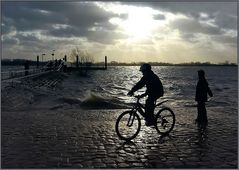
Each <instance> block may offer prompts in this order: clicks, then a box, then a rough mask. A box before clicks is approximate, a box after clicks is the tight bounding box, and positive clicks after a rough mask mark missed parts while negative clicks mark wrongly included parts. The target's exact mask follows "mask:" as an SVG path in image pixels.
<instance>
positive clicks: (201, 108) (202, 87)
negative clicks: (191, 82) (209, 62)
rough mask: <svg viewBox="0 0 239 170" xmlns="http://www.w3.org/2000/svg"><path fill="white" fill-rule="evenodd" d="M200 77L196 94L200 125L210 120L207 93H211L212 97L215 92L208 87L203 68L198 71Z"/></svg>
mask: <svg viewBox="0 0 239 170" xmlns="http://www.w3.org/2000/svg"><path fill="white" fill-rule="evenodd" d="M198 79H199V80H198V83H197V87H196V96H195V100H196V101H197V103H198V104H197V109H198V116H197V119H196V122H198V123H199V125H206V124H207V122H208V120H207V110H206V107H205V102H207V94H209V96H210V97H212V96H213V94H212V91H211V89H210V88H209V87H208V82H207V80H206V78H205V72H204V71H203V70H199V71H198Z"/></svg>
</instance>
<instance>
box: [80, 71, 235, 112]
mask: <svg viewBox="0 0 239 170" xmlns="http://www.w3.org/2000/svg"><path fill="white" fill-rule="evenodd" d="M199 69H204V70H205V73H206V79H207V80H208V83H209V87H210V88H211V90H212V92H213V94H214V97H213V98H211V99H209V100H210V102H208V106H207V107H222V108H224V109H225V111H227V112H234V113H235V112H237V102H238V101H237V94H238V78H237V77H238V72H237V71H238V70H237V67H224V66H204V67H199V66H187V67H183V66H154V67H152V70H153V71H154V72H155V73H156V74H157V75H158V76H159V78H160V79H161V81H162V83H163V86H164V90H165V93H164V97H163V99H169V100H170V104H171V105H173V106H174V107H195V104H196V103H195V101H194V98H195V90H196V84H197V81H198V77H197V70H199ZM141 77H142V74H141V72H140V71H139V67H137V66H132V67H109V68H108V70H106V71H92V72H89V73H88V77H85V78H82V80H81V81H80V84H81V87H82V88H80V89H90V93H94V94H95V95H98V96H103V97H109V98H114V99H117V100H120V101H121V102H124V103H132V102H133V101H134V98H132V97H128V96H126V94H127V93H128V91H129V90H130V89H131V88H132V86H133V85H134V84H135V83H137V82H138V81H139V80H140V78H141ZM84 87H85V88H84ZM86 87H87V88H86ZM144 91H145V88H143V89H141V90H140V91H139V92H138V93H143V92H144ZM82 92H84V93H89V91H87V92H86V91H83V90H82Z"/></svg>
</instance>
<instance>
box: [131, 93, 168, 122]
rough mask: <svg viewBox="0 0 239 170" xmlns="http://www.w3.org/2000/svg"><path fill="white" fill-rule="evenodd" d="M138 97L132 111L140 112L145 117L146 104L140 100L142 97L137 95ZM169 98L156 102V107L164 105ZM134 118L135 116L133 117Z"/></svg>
mask: <svg viewBox="0 0 239 170" xmlns="http://www.w3.org/2000/svg"><path fill="white" fill-rule="evenodd" d="M135 97H136V98H137V102H136V103H135V104H134V106H133V108H132V111H133V112H137V111H138V112H139V113H140V114H141V115H142V116H143V117H145V106H144V105H142V104H141V103H140V102H139V100H140V97H139V96H135ZM167 101H168V100H164V101H162V102H160V103H155V108H156V107H158V106H160V105H162V104H163V103H165V102H167ZM133 119H134V118H133Z"/></svg>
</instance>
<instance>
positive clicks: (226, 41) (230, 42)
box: [212, 35, 237, 48]
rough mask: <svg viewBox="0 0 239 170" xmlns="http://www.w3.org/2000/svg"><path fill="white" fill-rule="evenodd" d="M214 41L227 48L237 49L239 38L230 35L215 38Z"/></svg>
mask: <svg viewBox="0 0 239 170" xmlns="http://www.w3.org/2000/svg"><path fill="white" fill-rule="evenodd" d="M212 39H213V40H214V41H215V42H218V43H220V44H222V45H225V46H231V47H235V48H236V47H237V37H235V36H234V37H233V36H229V35H220V36H213V37H212Z"/></svg>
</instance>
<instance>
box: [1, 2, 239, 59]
mask: <svg viewBox="0 0 239 170" xmlns="http://www.w3.org/2000/svg"><path fill="white" fill-rule="evenodd" d="M1 11H2V15H1V17H2V19H1V30H2V35H1V40H2V58H23V59H36V56H37V55H40V56H41V55H42V53H45V54H46V56H44V58H45V59H51V58H52V56H51V53H52V51H53V50H55V57H57V58H62V57H63V56H64V55H65V54H67V55H68V54H69V52H70V51H71V49H73V48H76V47H78V48H79V49H81V50H84V51H88V52H89V53H90V54H92V55H93V56H94V57H95V61H103V60H104V56H105V55H107V56H108V60H109V61H118V62H134V61H143V62H171V63H182V62H196V61H199V62H212V63H219V62H224V61H226V60H227V61H229V62H237V2H178V3H176V2H101V1H97V2H93V1H89V2H83V1H79V2H77V1H75V2H60V1H58V2H52V1H51V2H48V1H39V2H33V1H25V2H20V1H15V2H12V1H5V2H2V1H1Z"/></svg>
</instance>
